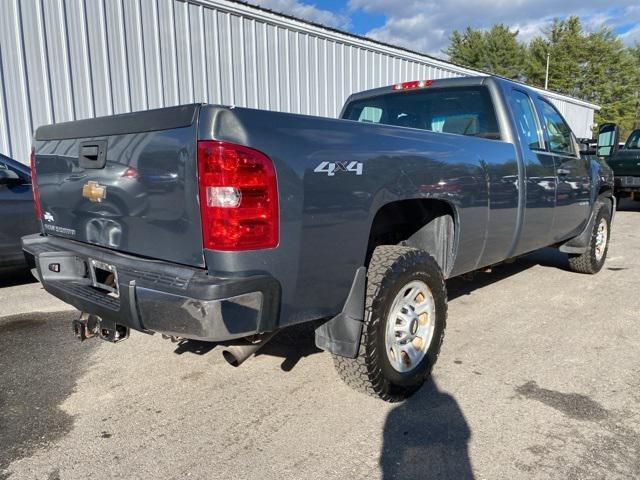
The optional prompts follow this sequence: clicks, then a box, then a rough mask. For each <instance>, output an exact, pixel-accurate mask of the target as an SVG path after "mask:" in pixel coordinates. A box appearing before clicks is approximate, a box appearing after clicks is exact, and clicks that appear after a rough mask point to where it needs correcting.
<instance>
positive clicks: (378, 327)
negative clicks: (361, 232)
mask: <svg viewBox="0 0 640 480" xmlns="http://www.w3.org/2000/svg"><path fill="white" fill-rule="evenodd" d="M446 316H447V302H446V288H445V283H444V278H443V276H442V272H441V271H440V268H439V266H438V264H437V262H436V261H435V260H434V259H433V257H431V256H430V255H429V254H427V253H426V252H424V251H422V250H417V249H414V248H409V247H402V246H395V245H388V246H380V247H377V248H376V249H375V250H374V252H373V256H372V258H371V263H370V265H369V271H368V279H367V297H366V303H365V324H364V327H363V332H362V338H361V342H360V350H359V352H358V357H357V358H355V359H352V358H345V357H340V356H334V363H335V366H336V369H337V371H338V373H339V374H340V376H341V377H342V379H343V380H344V381H345V382H346V383H347V384H348V385H350V386H352V387H354V388H355V389H357V390H360V391H363V392H365V393H368V394H370V395H373V396H376V397H380V398H382V399H383V400H386V401H389V402H394V401H400V400H403V399H404V398H406V397H408V396H409V395H411V394H412V393H414V392H415V391H416V390H418V389H419V388H420V386H422V384H423V383H424V382H425V380H426V379H427V378H428V377H429V375H430V373H431V369H432V367H433V365H434V364H435V362H436V360H437V358H438V354H439V353H440V346H441V344H442V340H443V338H444V331H445V325H446Z"/></svg>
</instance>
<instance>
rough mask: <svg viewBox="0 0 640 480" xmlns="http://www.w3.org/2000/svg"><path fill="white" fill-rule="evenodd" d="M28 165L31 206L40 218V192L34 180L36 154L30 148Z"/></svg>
mask: <svg viewBox="0 0 640 480" xmlns="http://www.w3.org/2000/svg"><path fill="white" fill-rule="evenodd" d="M29 165H30V167H31V193H32V194H33V208H34V209H35V211H36V218H37V219H38V220H40V219H42V209H41V208H40V194H39V192H38V182H37V181H36V154H35V152H34V150H33V149H31V155H30V156H29Z"/></svg>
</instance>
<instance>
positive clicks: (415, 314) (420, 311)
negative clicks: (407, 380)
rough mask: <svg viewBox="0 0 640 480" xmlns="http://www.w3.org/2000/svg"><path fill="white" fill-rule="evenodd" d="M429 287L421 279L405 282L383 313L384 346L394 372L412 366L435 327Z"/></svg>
mask: <svg viewBox="0 0 640 480" xmlns="http://www.w3.org/2000/svg"><path fill="white" fill-rule="evenodd" d="M435 315H436V307H435V301H434V299H433V294H432V293H431V289H430V288H429V287H428V286H427V284H426V283H424V282H423V281H421V280H413V281H411V282H409V283H407V284H406V285H405V286H404V287H403V288H402V289H401V290H400V292H398V294H397V295H396V297H395V298H394V299H393V303H392V304H391V308H390V309H389V315H388V316H387V330H386V335H385V346H386V351H387V358H388V359H389V363H391V366H392V367H393V368H394V369H395V370H397V371H398V372H408V371H410V370H412V369H414V368H415V367H416V366H417V365H418V364H419V363H420V362H421V361H422V359H423V358H424V356H425V355H426V354H427V350H428V349H429V345H431V340H432V338H433V332H434V329H435Z"/></svg>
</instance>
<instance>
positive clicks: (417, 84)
mask: <svg viewBox="0 0 640 480" xmlns="http://www.w3.org/2000/svg"><path fill="white" fill-rule="evenodd" d="M431 85H433V80H413V81H411V82H403V83H396V84H395V85H392V86H391V90H410V89H412V88H424V87H430V86H431Z"/></svg>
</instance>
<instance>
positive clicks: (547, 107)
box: [537, 98, 591, 242]
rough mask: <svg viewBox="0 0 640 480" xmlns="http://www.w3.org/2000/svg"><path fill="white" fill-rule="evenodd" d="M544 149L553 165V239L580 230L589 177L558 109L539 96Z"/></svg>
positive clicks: (587, 206) (587, 202)
mask: <svg viewBox="0 0 640 480" xmlns="http://www.w3.org/2000/svg"><path fill="white" fill-rule="evenodd" d="M537 103H538V113H539V114H540V120H541V122H542V126H543V131H544V135H545V141H546V145H547V151H548V152H549V153H550V154H551V155H553V158H554V161H555V167H556V172H555V173H556V175H555V176H556V182H557V187H556V208H555V220H554V224H553V235H552V240H553V242H558V241H561V240H565V239H567V238H570V237H572V236H573V235H575V234H577V233H580V231H581V230H582V229H583V228H584V226H585V224H586V222H587V220H588V218H589V212H590V197H591V177H590V175H589V160H588V159H587V158H582V157H581V156H580V152H579V149H578V143H577V141H576V139H575V136H574V135H573V132H572V131H571V128H570V127H569V125H568V124H567V122H566V121H565V120H564V118H562V115H561V114H560V112H558V110H557V109H556V108H555V107H554V106H553V105H552V104H551V103H549V101H547V100H546V99H544V98H538V102H537Z"/></svg>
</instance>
